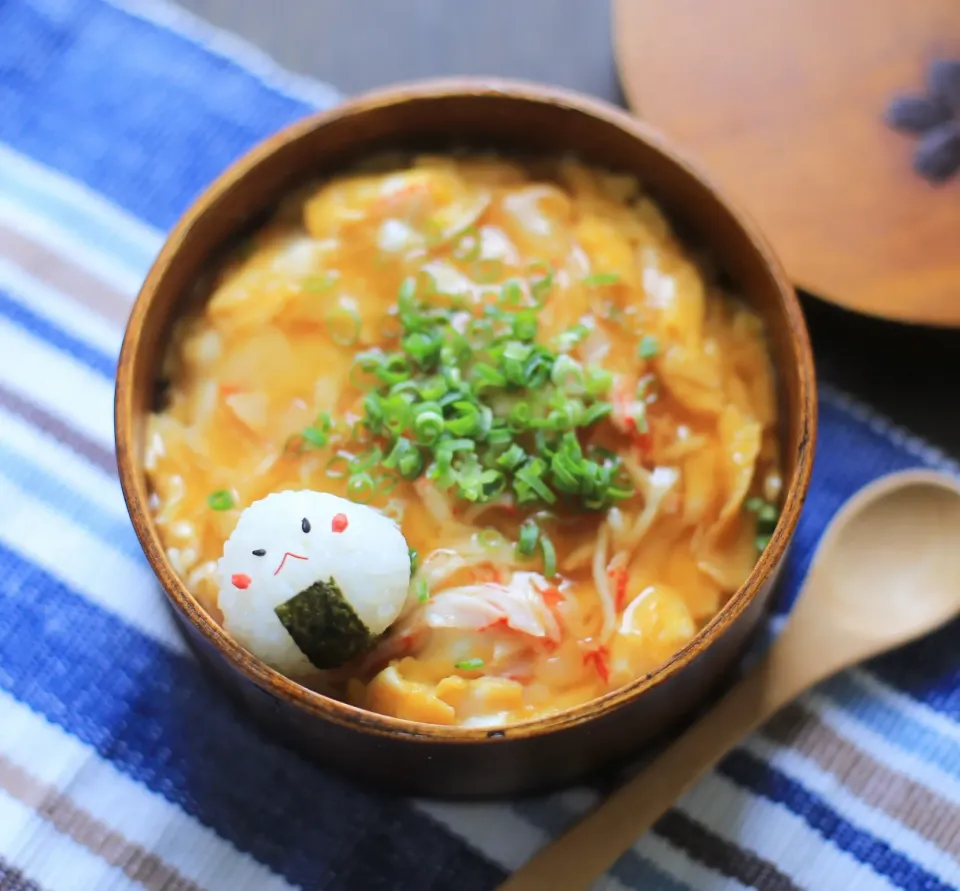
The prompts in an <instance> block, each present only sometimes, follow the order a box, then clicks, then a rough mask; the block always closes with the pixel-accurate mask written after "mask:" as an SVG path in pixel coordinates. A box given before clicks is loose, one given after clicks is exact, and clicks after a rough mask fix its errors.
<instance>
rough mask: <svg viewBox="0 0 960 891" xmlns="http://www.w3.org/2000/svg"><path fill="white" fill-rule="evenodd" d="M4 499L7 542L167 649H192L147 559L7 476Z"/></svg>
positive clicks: (1, 518)
mask: <svg viewBox="0 0 960 891" xmlns="http://www.w3.org/2000/svg"><path fill="white" fill-rule="evenodd" d="M0 505H3V509H2V510H0V541H2V542H3V543H4V544H5V545H6V546H7V547H10V548H12V549H14V550H16V551H17V552H18V553H20V554H21V555H23V556H24V557H25V558H26V559H27V560H30V561H31V562H33V563H35V564H36V565H37V566H38V567H40V568H41V569H43V570H44V571H45V572H48V573H50V574H51V575H52V576H54V577H55V578H58V579H60V580H61V581H62V582H64V583H65V584H67V585H69V586H70V587H71V588H72V589H73V590H74V591H76V592H77V593H79V594H81V595H83V596H84V597H85V598H87V600H89V601H91V602H92V603H95V604H97V605H98V606H99V607H101V608H102V609H105V610H107V611H108V612H110V613H112V614H113V615H115V616H119V617H120V618H121V619H122V620H123V621H124V622H126V623H127V624H128V625H130V626H132V627H134V628H136V629H137V630H139V631H141V632H143V633H144V634H146V635H147V636H148V637H150V638H152V639H153V640H156V641H159V642H160V643H161V644H163V645H164V646H165V647H167V649H169V650H172V651H174V652H177V653H181V654H184V655H187V654H188V653H189V651H188V649H187V646H186V644H185V642H184V640H183V636H182V635H181V634H180V632H179V630H178V629H177V627H176V625H175V622H174V618H173V615H172V614H171V612H170V610H169V609H168V608H167V606H166V602H165V600H164V598H163V594H162V592H161V590H160V585H159V583H158V582H157V580H156V577H155V576H154V575H153V573H152V572H151V571H150V569H149V567H148V566H147V564H146V562H134V561H132V560H131V559H130V558H129V557H127V556H125V555H123V554H121V553H119V552H118V551H116V550H114V549H113V548H112V547H111V546H110V545H109V544H108V543H107V542H105V541H103V540H102V539H100V538H97V537H96V536H94V534H93V533H91V532H88V531H87V530H86V529H83V528H81V527H80V526H79V525H78V524H76V523H74V522H71V520H70V519H69V518H68V517H66V516H64V515H63V514H61V513H58V512H57V511H55V510H53V509H52V508H49V507H47V506H46V505H44V504H42V503H40V502H39V501H38V500H36V499H35V498H33V497H32V496H31V494H30V492H29V491H28V490H27V489H25V488H21V487H20V486H17V485H15V484H14V483H12V482H10V480H8V479H7V478H6V477H4V476H0ZM39 529H42V530H43V534H42V535H38V534H37V530H39Z"/></svg>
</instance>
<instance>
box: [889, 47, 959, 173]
mask: <svg viewBox="0 0 960 891" xmlns="http://www.w3.org/2000/svg"><path fill="white" fill-rule="evenodd" d="M886 120H887V123H888V124H889V125H890V126H891V127H893V128H894V129H896V130H900V131H902V132H904V133H913V134H917V135H918V136H919V137H920V138H919V141H918V142H917V148H916V151H915V152H914V155H913V168H914V170H916V172H917V173H918V174H920V176H922V177H923V178H924V179H925V180H927V181H928V182H931V183H942V182H946V181H947V180H948V179H950V178H951V177H952V176H954V175H955V174H956V173H957V172H958V171H960V59H953V60H950V59H938V60H936V61H934V62H932V63H931V64H930V67H929V68H928V70H927V92H926V93H925V94H910V95H902V96H896V97H895V98H894V99H893V100H892V101H891V102H890V104H889V105H888V106H887V113H886Z"/></svg>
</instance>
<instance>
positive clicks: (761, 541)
mask: <svg viewBox="0 0 960 891" xmlns="http://www.w3.org/2000/svg"><path fill="white" fill-rule="evenodd" d="M771 537H772V536H770V535H758V536H757V537H756V538H755V539H754V544H755V545H756V548H757V550H758V551H765V550H766V548H767V545H768V544H770V539H771Z"/></svg>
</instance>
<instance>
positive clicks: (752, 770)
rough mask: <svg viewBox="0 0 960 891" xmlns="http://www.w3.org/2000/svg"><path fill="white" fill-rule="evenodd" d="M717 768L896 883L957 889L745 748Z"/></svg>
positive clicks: (910, 890)
mask: <svg viewBox="0 0 960 891" xmlns="http://www.w3.org/2000/svg"><path fill="white" fill-rule="evenodd" d="M717 770H718V772H719V773H720V774H722V775H723V776H725V777H727V778H728V779H730V780H732V781H733V782H735V783H737V785H739V786H742V787H744V788H745V789H748V790H750V791H751V792H753V793H754V794H756V795H762V796H763V797H764V798H767V799H769V800H770V801H773V802H775V803H777V804H781V805H783V806H785V807H786V808H787V809H788V810H790V811H791V812H792V813H794V814H796V815H797V816H798V817H800V818H802V819H803V820H804V822H806V823H807V825H809V826H810V827H811V828H812V829H813V830H815V831H816V832H817V833H818V834H820V835H821V836H822V837H823V839H824V840H825V841H826V842H827V843H829V844H833V845H835V846H836V847H837V848H839V849H840V850H841V851H846V852H847V853H848V854H850V855H852V856H853V857H855V858H856V859H857V860H859V861H860V862H861V863H863V864H865V865H867V866H869V867H870V868H871V869H872V870H874V872H876V873H878V874H879V875H881V876H884V877H886V878H887V879H889V880H890V882H891V883H892V884H894V885H896V886H897V887H898V888H903V889H905V891H956V888H955V887H954V886H953V885H950V884H947V883H946V882H944V881H943V880H942V879H941V878H939V877H937V876H936V875H934V874H933V873H930V872H927V871H926V870H925V869H923V868H922V867H920V866H918V865H917V864H916V863H914V862H913V861H912V860H910V859H909V858H908V857H907V856H906V855H905V854H902V853H900V852H899V851H897V850H895V849H894V848H892V847H891V846H890V845H889V844H887V843H886V842H885V841H882V840H881V839H879V838H877V837H876V836H874V835H873V834H871V833H870V832H867V831H866V830H864V829H860V828H858V827H857V826H855V825H854V824H853V823H851V822H850V821H849V820H847V819H845V818H844V817H841V816H840V815H839V814H838V813H837V812H836V811H835V810H833V808H831V807H830V805H829V804H828V803H827V802H826V801H824V799H823V798H821V797H820V796H819V795H817V794H815V793H813V792H810V791H809V790H808V789H805V788H804V787H803V786H802V785H801V784H800V783H799V782H797V781H796V780H794V779H792V778H791V777H789V776H787V775H786V774H784V773H782V772H781V771H779V770H777V769H776V768H774V767H771V766H770V765H769V764H767V763H765V762H764V761H761V760H760V759H759V758H756V757H754V756H753V755H751V754H750V753H749V752H746V751H744V750H742V749H737V750H735V751H734V752H732V753H731V754H730V755H728V756H727V757H726V758H725V759H724V760H723V761H722V762H721V763H720V765H719V767H718V768H717Z"/></svg>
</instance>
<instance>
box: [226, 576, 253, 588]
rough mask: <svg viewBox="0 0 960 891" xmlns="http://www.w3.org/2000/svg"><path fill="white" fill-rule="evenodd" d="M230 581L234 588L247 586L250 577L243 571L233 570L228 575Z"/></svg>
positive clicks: (248, 585)
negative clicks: (233, 571) (231, 573)
mask: <svg viewBox="0 0 960 891" xmlns="http://www.w3.org/2000/svg"><path fill="white" fill-rule="evenodd" d="M230 581H231V582H233V586H234V587H235V588H249V587H250V581H251V579H250V576H248V575H247V574H246V573H245V572H235V573H234V574H233V575H232V576H230Z"/></svg>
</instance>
